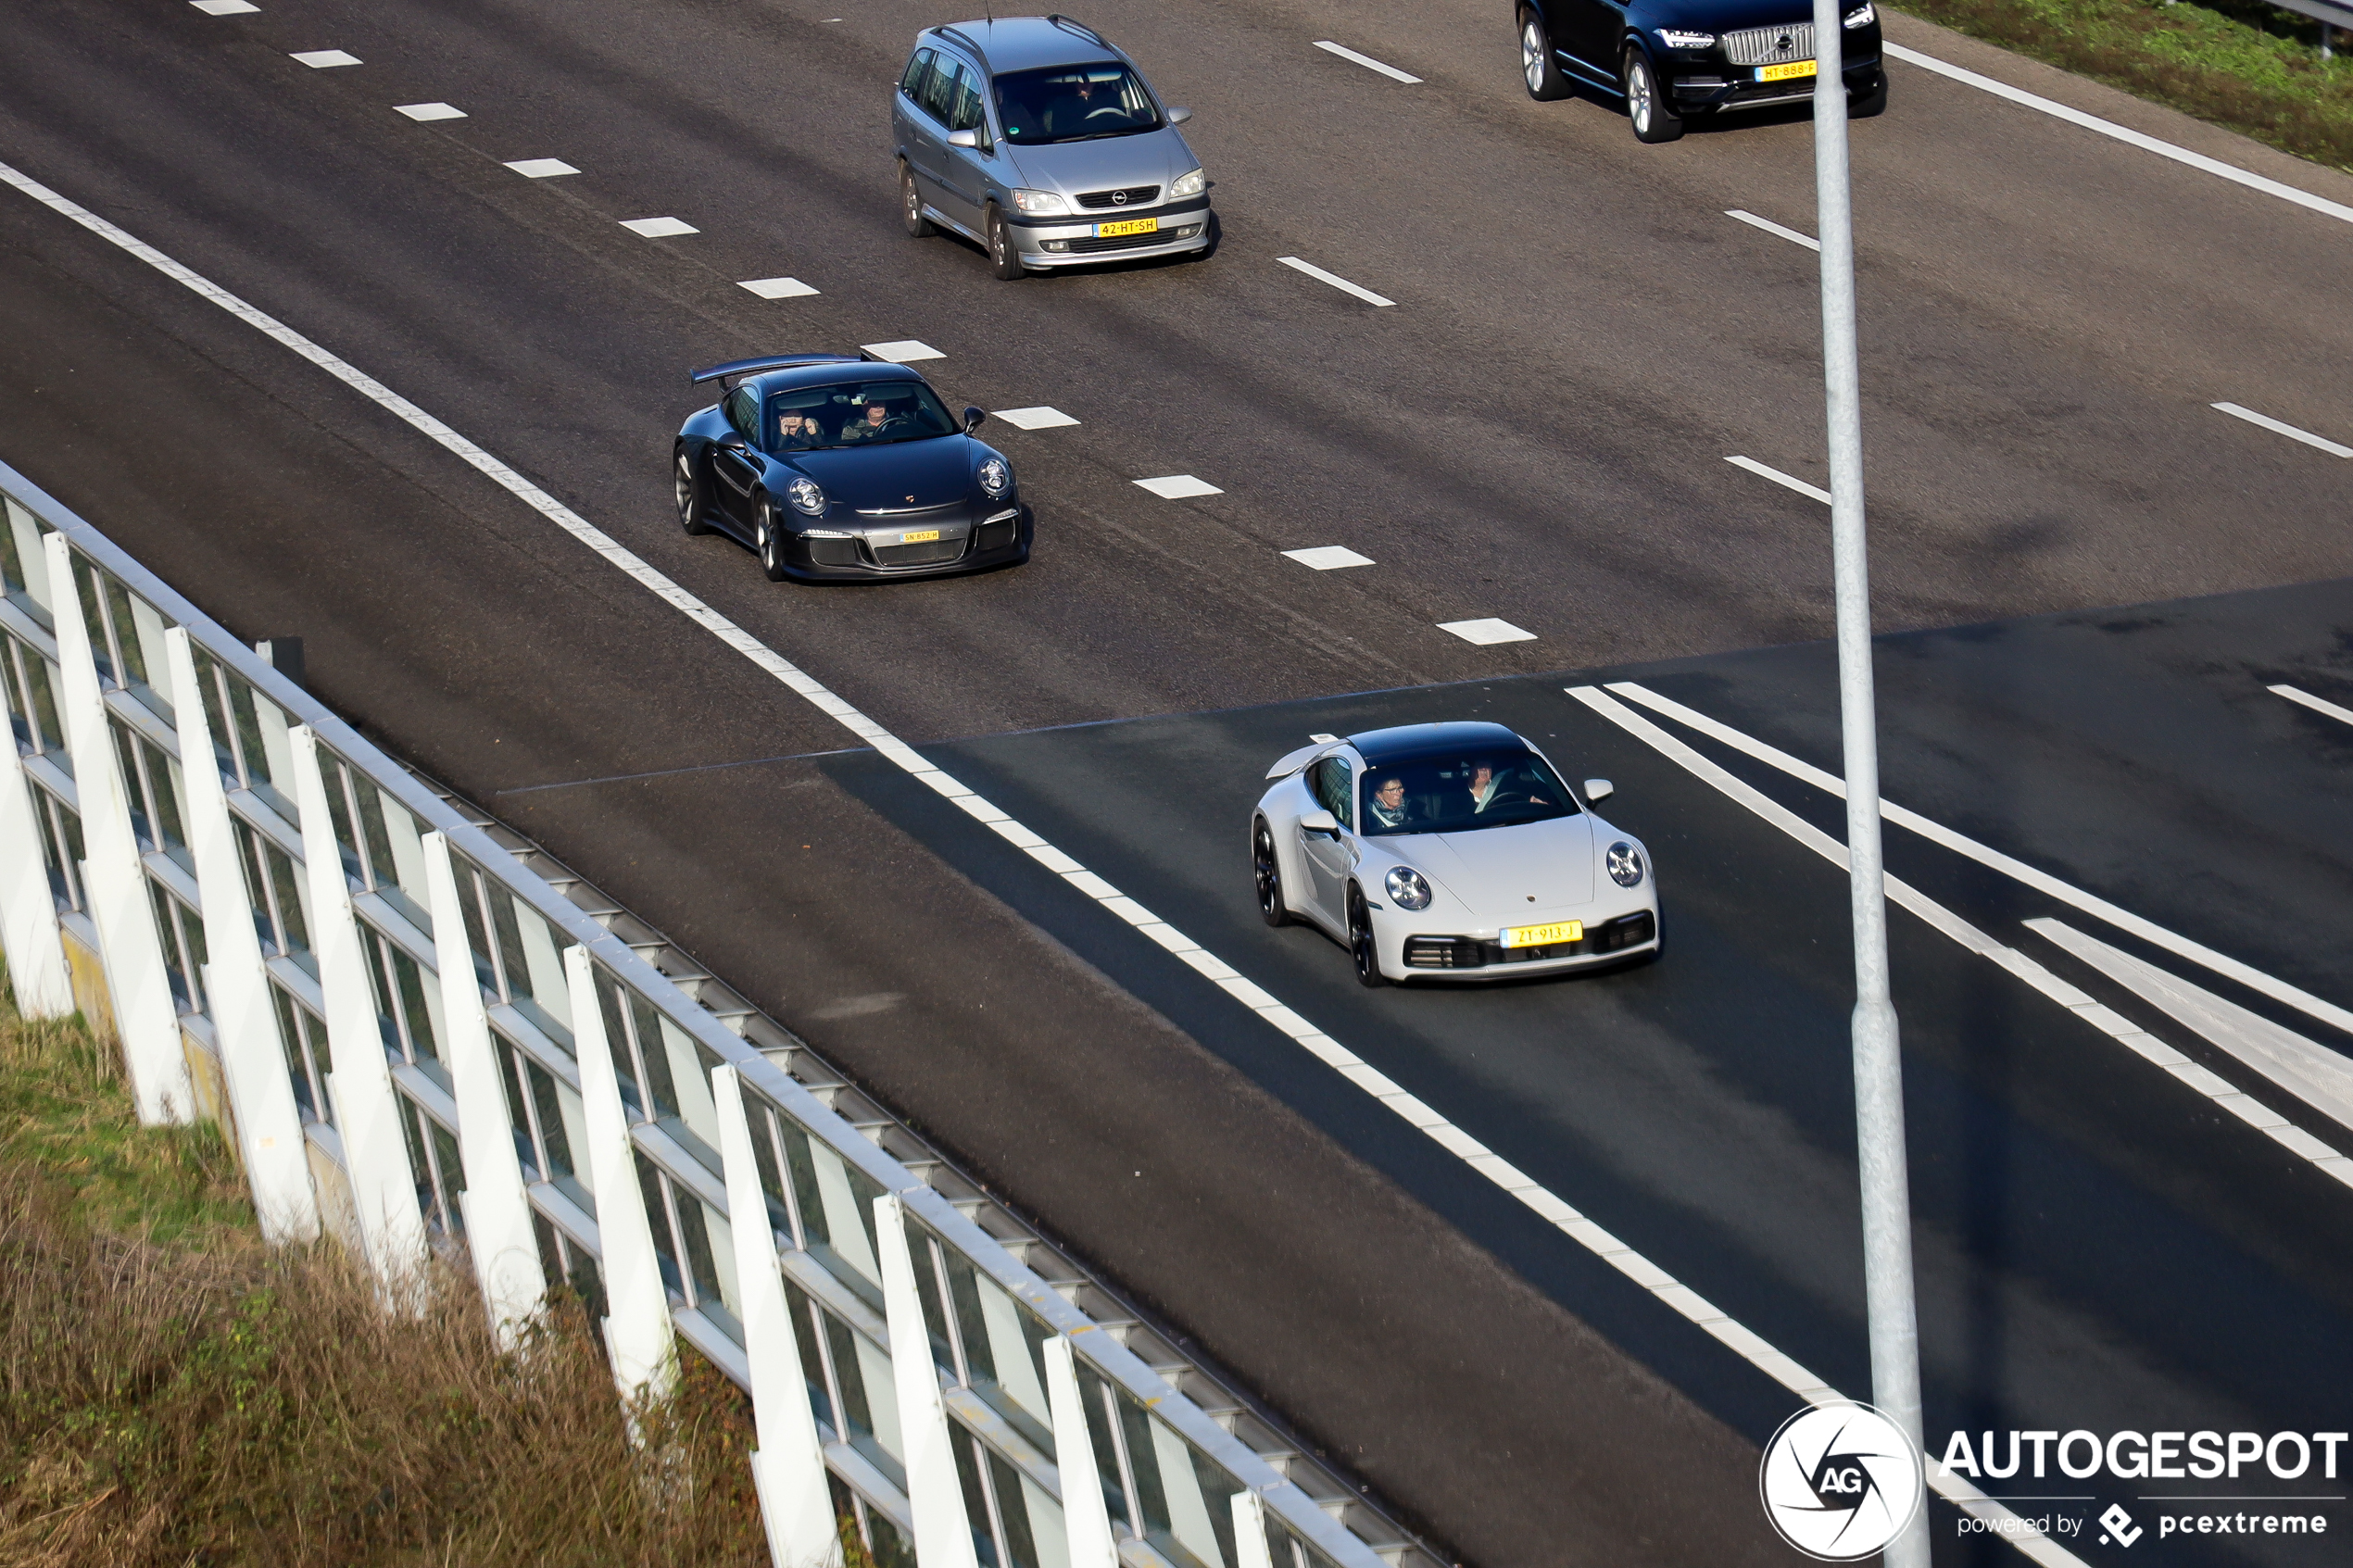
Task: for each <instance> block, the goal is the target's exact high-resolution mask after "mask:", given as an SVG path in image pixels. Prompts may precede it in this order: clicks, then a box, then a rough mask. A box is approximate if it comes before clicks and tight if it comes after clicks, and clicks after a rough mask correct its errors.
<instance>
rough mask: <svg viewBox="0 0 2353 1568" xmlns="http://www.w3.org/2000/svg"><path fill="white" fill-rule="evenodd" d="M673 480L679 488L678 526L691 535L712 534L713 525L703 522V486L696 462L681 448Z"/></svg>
mask: <svg viewBox="0 0 2353 1568" xmlns="http://www.w3.org/2000/svg"><path fill="white" fill-rule="evenodd" d="M672 478H673V480H674V481H675V482H676V483H677V488H678V526H679V527H681V528H683V529H685V530H686V532H687V533H695V534H702V533H710V532H711V524H710V523H708V522H706V521H703V515H702V484H701V483H700V482H699V481H698V480H697V479H696V478H695V460H694V459H693V458H689V457H688V456H686V449H685V448H684V447H681V448H680V449H679V452H678V461H677V466H676V468H675V470H673V474H672Z"/></svg>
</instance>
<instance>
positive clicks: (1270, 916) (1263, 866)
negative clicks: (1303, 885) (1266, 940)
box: [1250, 820, 1290, 925]
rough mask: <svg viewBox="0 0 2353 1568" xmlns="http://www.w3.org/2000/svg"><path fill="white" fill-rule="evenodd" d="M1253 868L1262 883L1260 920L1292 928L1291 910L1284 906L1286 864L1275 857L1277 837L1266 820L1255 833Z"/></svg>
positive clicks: (1259, 902)
mask: <svg viewBox="0 0 2353 1568" xmlns="http://www.w3.org/2000/svg"><path fill="white" fill-rule="evenodd" d="M1250 868H1251V870H1252V872H1254V873H1256V875H1257V879H1258V913H1259V918H1261V919H1262V920H1264V921H1265V922H1266V923H1267V924H1268V925H1289V924H1290V909H1286V908H1285V907H1284V905H1283V862H1282V861H1281V860H1280V859H1277V857H1276V854H1275V835H1274V834H1273V833H1272V832H1270V831H1268V829H1267V826H1266V823H1265V822H1264V821H1263V820H1262V821H1261V822H1259V823H1258V825H1257V826H1256V827H1255V828H1253V829H1252V830H1251V835H1250Z"/></svg>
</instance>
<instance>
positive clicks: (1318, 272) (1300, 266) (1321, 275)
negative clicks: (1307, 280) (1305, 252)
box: [1275, 256, 1397, 305]
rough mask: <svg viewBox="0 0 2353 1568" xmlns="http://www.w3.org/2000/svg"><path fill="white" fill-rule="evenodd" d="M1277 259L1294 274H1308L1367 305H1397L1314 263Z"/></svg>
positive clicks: (1289, 258)
mask: <svg viewBox="0 0 2353 1568" xmlns="http://www.w3.org/2000/svg"><path fill="white" fill-rule="evenodd" d="M1275 259H1276V260H1277V261H1279V262H1281V263H1282V264H1283V265H1284V266H1286V267H1288V268H1290V270H1292V271H1294V272H1304V273H1306V274H1307V275H1308V276H1309V277H1311V278H1313V279H1315V281H1316V282H1319V283H1329V284H1331V286H1332V287H1334V288H1336V289H1338V290H1340V293H1342V294H1353V295H1355V296H1356V297H1357V298H1359V299H1361V300H1363V301H1364V302H1365V304H1367V305H1394V304H1396V303H1397V302H1396V301H1395V300H1393V299H1383V298H1382V297H1381V296H1380V295H1377V294H1375V293H1374V292H1373V291H1372V290H1370V289H1365V288H1359V287H1357V286H1356V285H1355V284H1354V283H1352V282H1349V281H1348V280H1347V279H1345V278H1342V277H1340V276H1338V275H1336V274H1334V273H1330V272H1327V271H1325V270H1323V269H1322V268H1321V267H1317V266H1315V265H1313V264H1312V263H1309V262H1305V261H1302V260H1301V259H1300V258H1299V257H1295V256H1278V257H1275Z"/></svg>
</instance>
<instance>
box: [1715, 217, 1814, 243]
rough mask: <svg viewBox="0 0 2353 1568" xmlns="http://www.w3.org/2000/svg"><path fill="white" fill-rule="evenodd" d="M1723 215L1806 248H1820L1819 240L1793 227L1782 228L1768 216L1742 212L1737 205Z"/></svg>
mask: <svg viewBox="0 0 2353 1568" xmlns="http://www.w3.org/2000/svg"><path fill="white" fill-rule="evenodd" d="M1724 216H1725V217H1727V218H1737V219H1739V220H1741V221H1742V222H1743V223H1745V224H1747V225H1748V226H1749V227H1750V228H1752V229H1762V230H1764V231H1765V232H1767V233H1768V234H1779V235H1780V237H1781V238H1783V239H1785V240H1787V241H1789V243H1790V244H1792V245H1804V246H1805V247H1806V249H1807V250H1819V249H1821V248H1822V242H1821V241H1819V240H1817V239H1811V238H1808V237H1807V236H1806V235H1804V234H1801V233H1799V232H1797V231H1796V230H1794V229H1784V228H1782V227H1781V226H1780V224H1778V223H1776V222H1774V221H1773V220H1771V219H1769V218H1759V217H1757V216H1756V214H1755V213H1753V212H1743V211H1742V210H1741V209H1740V208H1739V207H1733V208H1731V209H1730V211H1728V212H1726V213H1725V214H1724Z"/></svg>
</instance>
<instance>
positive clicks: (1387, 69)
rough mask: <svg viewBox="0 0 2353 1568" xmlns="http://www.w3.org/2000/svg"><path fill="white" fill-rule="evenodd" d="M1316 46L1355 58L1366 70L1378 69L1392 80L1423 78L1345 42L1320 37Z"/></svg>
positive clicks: (1418, 79) (1417, 80) (1343, 57)
mask: <svg viewBox="0 0 2353 1568" xmlns="http://www.w3.org/2000/svg"><path fill="white" fill-rule="evenodd" d="M1315 47H1316V48H1318V49H1321V50H1324V51H1325V52H1326V53H1327V54H1333V55H1338V56H1340V58H1341V59H1343V60H1353V61H1355V62H1356V63H1357V64H1358V65H1360V66H1363V67H1364V68H1365V69H1366V70H1377V71H1378V72H1380V73H1381V74H1382V75H1383V76H1386V77H1388V78H1389V79H1390V80H1391V81H1392V82H1420V81H1421V78H1420V77H1418V76H1408V75H1406V74H1405V73H1404V72H1403V71H1402V70H1399V69H1397V68H1396V67H1395V66H1390V65H1383V64H1382V63H1381V62H1380V61H1378V60H1377V59H1375V58H1373V57H1372V56H1370V55H1360V54H1358V53H1357V52H1356V51H1355V50H1353V49H1351V48H1348V47H1346V46H1345V45H1343V44H1334V43H1331V42H1329V41H1328V40H1326V39H1320V38H1319V39H1317V40H1316V41H1315Z"/></svg>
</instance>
